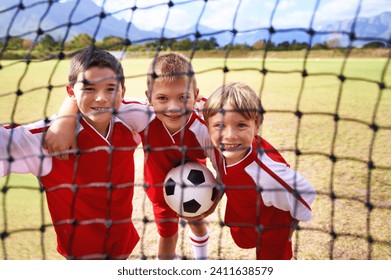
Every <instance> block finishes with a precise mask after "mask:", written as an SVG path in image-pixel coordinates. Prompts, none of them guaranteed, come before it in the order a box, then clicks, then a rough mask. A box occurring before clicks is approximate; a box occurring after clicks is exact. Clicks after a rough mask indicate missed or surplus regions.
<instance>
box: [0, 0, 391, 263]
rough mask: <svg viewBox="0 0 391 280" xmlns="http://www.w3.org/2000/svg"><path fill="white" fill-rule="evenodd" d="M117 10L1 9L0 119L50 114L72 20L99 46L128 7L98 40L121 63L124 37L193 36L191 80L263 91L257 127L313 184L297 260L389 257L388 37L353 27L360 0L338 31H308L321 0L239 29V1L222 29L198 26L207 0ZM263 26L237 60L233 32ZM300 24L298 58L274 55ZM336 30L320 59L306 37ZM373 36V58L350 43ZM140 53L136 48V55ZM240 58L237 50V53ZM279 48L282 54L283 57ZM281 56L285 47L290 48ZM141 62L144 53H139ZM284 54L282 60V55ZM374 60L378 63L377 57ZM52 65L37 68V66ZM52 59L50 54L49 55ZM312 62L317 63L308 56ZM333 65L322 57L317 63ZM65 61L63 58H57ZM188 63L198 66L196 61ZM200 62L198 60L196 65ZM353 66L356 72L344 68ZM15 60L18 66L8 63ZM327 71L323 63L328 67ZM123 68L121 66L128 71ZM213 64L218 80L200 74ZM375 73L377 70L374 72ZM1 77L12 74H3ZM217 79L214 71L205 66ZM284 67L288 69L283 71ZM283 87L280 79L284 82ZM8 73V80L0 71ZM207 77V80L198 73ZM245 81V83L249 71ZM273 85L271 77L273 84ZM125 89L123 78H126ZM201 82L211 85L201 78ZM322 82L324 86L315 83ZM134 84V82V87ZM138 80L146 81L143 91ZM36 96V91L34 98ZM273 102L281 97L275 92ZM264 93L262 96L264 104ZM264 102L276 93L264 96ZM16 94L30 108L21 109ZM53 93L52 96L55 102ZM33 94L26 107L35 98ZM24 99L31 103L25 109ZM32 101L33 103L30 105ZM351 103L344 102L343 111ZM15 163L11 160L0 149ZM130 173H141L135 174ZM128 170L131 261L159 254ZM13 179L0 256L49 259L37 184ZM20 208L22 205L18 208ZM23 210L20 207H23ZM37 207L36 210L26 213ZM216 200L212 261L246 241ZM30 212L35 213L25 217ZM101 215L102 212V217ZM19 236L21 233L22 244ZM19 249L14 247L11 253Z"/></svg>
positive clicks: (24, 4)
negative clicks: (41, 50) (186, 16)
mask: <svg viewBox="0 0 391 280" xmlns="http://www.w3.org/2000/svg"><path fill="white" fill-rule="evenodd" d="M131 2H132V1H129V5H128V6H127V7H125V8H121V9H120V10H117V11H110V12H109V11H108V10H107V9H106V6H108V4H109V3H106V1H103V2H102V5H101V10H100V12H98V13H96V14H89V15H88V16H85V17H84V18H81V16H78V17H77V19H74V18H76V17H75V15H76V14H77V12H78V11H79V10H81V9H83V4H82V1H80V0H77V1H72V3H73V8H72V10H71V12H70V13H69V14H64V15H63V17H64V18H63V19H62V21H60V22H63V23H61V24H58V25H54V26H52V27H50V28H49V29H45V28H44V27H43V26H44V25H43V22H44V21H45V18H46V17H47V15H48V14H49V13H50V12H51V10H52V9H54V8H55V7H56V6H58V5H61V4H62V3H61V1H56V0H53V1H35V2H34V1H30V2H29V1H22V0H21V1H19V2H18V1H14V3H13V4H12V5H11V4H9V5H8V6H6V7H2V8H1V9H0V18H3V19H9V20H8V21H3V20H1V21H2V25H4V26H6V32H5V34H1V36H2V37H1V38H0V41H1V42H2V44H1V50H0V77H2V78H1V81H2V84H6V83H7V82H8V79H9V78H8V77H10V76H7V75H6V73H12V74H11V75H12V79H13V80H14V81H15V86H16V89H15V90H14V89H10V88H8V87H2V89H1V91H0V98H1V100H2V101H3V102H1V103H3V104H2V107H1V108H2V112H1V119H0V122H1V123H2V124H3V125H5V124H6V123H10V125H11V126H14V125H16V123H17V122H22V123H29V122H32V121H36V120H38V119H48V118H49V117H50V115H51V113H54V112H56V111H57V109H58V106H57V105H59V102H61V101H62V100H63V99H61V98H60V99H59V100H60V101H54V100H53V99H54V98H55V97H56V94H57V95H59V94H58V93H57V91H59V90H60V89H62V88H64V86H65V83H64V82H58V81H59V80H62V81H64V80H65V77H60V79H59V78H58V77H57V75H58V72H60V70H61V69H62V67H63V65H64V61H66V60H67V58H69V57H72V56H73V55H74V54H75V53H77V52H78V51H79V50H80V49H74V50H72V51H69V50H68V49H67V47H66V42H67V41H68V40H69V39H70V36H71V35H70V34H71V31H72V30H73V29H74V28H76V27H77V26H82V25H85V24H90V25H91V26H94V28H93V29H92V31H91V33H90V34H89V35H90V36H91V42H90V43H91V44H96V43H97V41H98V36H99V32H100V28H101V26H102V25H104V24H105V23H106V22H107V21H109V20H110V19H111V18H113V17H114V16H115V15H117V14H120V13H124V12H128V13H129V15H130V16H129V18H128V21H127V23H126V24H124V25H123V27H124V30H122V32H123V37H122V38H121V41H116V42H114V43H112V44H109V45H107V46H105V47H106V48H107V49H108V50H110V49H112V48H115V49H117V50H118V49H122V50H121V51H119V52H117V56H118V57H119V59H120V60H122V62H123V64H124V65H126V64H125V63H127V61H131V63H134V64H137V63H139V62H138V61H139V60H138V58H137V57H135V56H136V54H135V53H136V52H133V51H132V49H131V48H132V47H133V46H137V45H138V44H144V43H147V42H155V43H156V49H155V51H149V56H150V57H153V56H155V55H158V54H159V53H160V52H162V51H164V49H165V47H166V43H167V42H168V41H169V40H171V41H172V40H177V41H179V40H183V39H186V38H191V39H192V40H193V41H192V43H193V45H192V47H191V48H190V50H189V51H187V55H188V57H189V58H190V59H191V61H192V63H193V65H194V66H195V74H196V76H197V79H199V81H200V87H201V90H203V89H202V86H203V85H204V86H205V88H207V90H203V91H204V92H206V94H205V95H208V92H207V91H208V90H213V89H214V88H217V87H218V86H220V85H221V84H225V83H227V82H228V81H231V80H240V79H243V80H247V79H250V80H251V79H254V77H255V78H256V79H257V81H256V83H255V84H254V89H255V90H257V92H258V93H259V96H260V97H261V99H262V100H263V105H264V109H265V123H264V125H263V126H262V136H265V137H266V139H268V140H271V142H272V143H273V144H274V146H275V147H276V148H277V149H278V150H279V151H280V152H281V153H282V154H283V155H284V156H285V157H286V158H287V159H288V162H290V163H291V166H292V168H293V169H296V170H299V171H300V173H301V174H303V175H304V176H305V177H306V178H307V179H308V180H309V181H311V182H313V185H314V186H315V188H316V190H317V199H316V201H315V202H314V205H313V212H314V218H313V219H312V220H311V222H309V223H302V224H300V226H299V228H298V230H297V231H296V233H295V235H294V257H295V258H297V259H390V258H391V250H390V246H391V245H390V244H391V235H390V233H391V228H390V224H389V223H388V222H387V220H388V219H389V218H390V213H391V202H390V198H391V188H390V177H391V154H390V151H391V146H390V141H389V139H390V137H391V123H390V119H391V118H390V113H389V109H388V108H390V107H389V106H390V105H391V87H390V84H391V74H390V57H391V56H390V43H391V38H390V36H389V35H388V37H387V38H384V37H374V36H361V35H360V34H358V33H357V32H356V28H357V24H358V22H359V17H360V13H361V12H362V9H363V7H364V4H366V3H365V1H357V3H356V5H355V7H354V9H355V12H354V16H353V18H352V21H351V24H350V25H349V27H348V28H346V29H343V28H341V29H339V30H335V29H332V30H327V31H321V30H317V28H316V26H315V24H314V21H315V19H316V17H317V16H318V14H319V12H318V10H319V7H320V6H321V5H322V4H324V3H323V2H325V1H320V0H318V1H313V2H314V3H313V4H314V8H313V12H312V16H311V19H310V21H309V25H308V26H307V27H306V28H302V27H297V28H296V27H291V28H277V27H275V21H276V17H277V16H278V11H279V7H281V6H282V5H284V2H286V1H275V2H274V5H273V8H272V9H271V12H270V14H268V15H267V19H268V23H267V24H265V25H261V26H258V27H256V28H254V27H252V28H250V29H239V28H237V27H236V26H237V24H236V23H237V21H238V20H240V17H241V16H243V14H241V13H240V11H241V9H240V8H241V5H242V4H243V3H242V2H243V1H235V3H234V4H231V5H233V6H234V7H235V12H234V13H233V17H232V22H231V26H232V28H231V29H222V30H213V31H205V30H203V29H202V27H201V26H200V25H199V23H200V21H201V19H202V18H203V15H204V14H205V13H207V12H208V7H209V6H210V5H212V4H213V3H214V2H218V1H217V0H216V1H207V0H204V1H190V0H189V1H162V2H161V3H158V4H151V5H146V4H145V3H143V4H141V1H139V2H138V1H134V3H131ZM194 2H197V3H201V4H200V5H202V8H201V9H200V13H199V16H198V19H197V23H196V24H195V28H194V30H193V31H192V32H184V33H179V34H177V35H176V36H174V37H170V36H167V34H166V33H168V32H167V31H168V30H167V25H168V24H169V22H170V20H172V17H173V16H175V13H173V12H172V11H173V9H175V8H176V7H180V6H186V5H191V4H193V3H194ZM157 7H166V8H167V12H166V15H165V17H164V22H163V24H162V26H161V28H160V32H156V34H157V35H156V36H155V37H148V38H137V37H136V36H134V35H133V33H132V31H133V30H134V29H133V26H132V22H133V19H134V18H135V17H136V16H137V14H138V13H141V12H143V13H145V12H148V11H149V10H151V11H152V10H154V9H156V8H157ZM36 8H39V9H40V10H41V11H44V12H43V13H42V14H41V16H40V17H39V18H38V19H37V21H38V24H37V26H38V28H36V29H34V30H26V31H25V32H23V33H20V34H13V33H12V30H13V26H14V25H15V24H16V23H17V21H18V15H19V14H20V13H22V12H26V11H28V10H29V9H36ZM58 30H62V32H63V34H64V35H63V36H62V38H61V39H60V40H59V47H58V49H57V50H53V51H48V52H47V53H46V55H45V56H44V57H43V58H38V59H36V58H34V51H35V50H36V48H37V46H38V42H39V40H40V39H41V38H42V37H43V36H45V35H46V34H50V33H51V32H54V31H58ZM257 32H258V33H264V34H267V37H266V39H265V40H264V41H263V42H264V47H263V48H261V49H259V50H253V51H251V52H250V53H251V56H252V58H251V59H243V60H242V63H240V62H239V63H237V60H238V59H237V58H236V56H238V55H239V56H240V55H243V53H240V52H239V53H238V52H236V51H235V43H236V40H237V39H238V37H240V36H242V35H246V34H250V33H257ZM297 32H299V33H302V34H305V36H306V38H307V40H306V41H305V42H304V43H306V45H305V48H304V49H303V50H301V51H300V52H299V53H297V52H296V53H295V55H296V58H295V59H290V58H286V59H285V60H284V59H278V58H277V59H276V58H275V56H276V52H275V49H274V48H273V44H272V42H273V38H275V37H276V36H278V35H281V34H286V33H292V34H297ZM219 35H225V36H228V37H229V40H228V43H227V45H226V47H225V48H224V50H221V51H220V52H219V53H214V57H215V58H214V60H213V59H211V61H212V62H210V63H208V64H202V65H201V64H199V60H198V59H199V57H198V55H199V53H200V51H199V50H198V48H197V46H198V45H197V44H198V43H199V42H200V41H201V40H202V39H204V38H210V37H213V36H219ZM320 35H322V36H324V35H333V36H335V35H338V36H340V38H345V39H347V44H346V45H345V46H343V47H339V48H336V49H333V50H329V54H331V55H332V56H335V57H332V59H334V60H332V59H331V60H330V57H325V58H324V57H320V58H319V57H318V56H319V53H318V52H316V51H315V50H314V49H313V48H312V47H313V46H314V41H315V39H316V38H317V36H320ZM16 37H20V38H21V37H29V38H32V43H31V45H30V47H29V48H28V50H27V51H26V53H25V54H23V58H22V59H13V60H6V59H5V58H7V55H8V54H9V53H10V48H11V44H12V41H13V40H14V39H15V38H16ZM373 41H377V42H381V43H382V44H383V45H384V46H385V47H383V48H381V49H376V50H371V54H372V55H373V56H374V53H375V52H380V55H378V57H377V58H376V59H372V60H370V59H369V60H366V59H364V58H357V56H360V55H359V54H358V52H357V49H356V48H355V43H356V42H364V43H369V42H373ZM137 55H138V53H137ZM243 56H244V55H243ZM283 56H284V54H281V53H280V57H283ZM287 56H289V55H287ZM148 61H149V60H148ZM287 61H289V64H288V62H287ZM373 61H376V65H375V66H374V64H373ZM44 63H46V64H45V65H49V66H45V68H44V70H42V69H43V68H40V65H43V64H44ZM47 63H50V64H47ZM317 63H320V64H319V65H320V66H316V65H317ZM322 63H325V64H328V63H331V64H332V66H331V67H325V64H322ZM65 64H67V63H65ZM199 65H200V67H199V68H197V66H199ZM205 65H206V66H205ZM356 67H358V68H359V69H360V71H353V70H354V69H355V68H356ZM14 68H17V69H18V71H17V72H15V71H14V70H13V69H14ZM330 69H332V70H330ZM146 70H147V69H146V67H145V68H143V70H142V71H141V72H137V71H136V72H132V73H131V74H128V73H127V72H128V71H127V69H126V66H125V78H126V83H127V84H128V85H132V84H133V83H137V81H138V80H142V81H143V82H142V83H144V80H146V74H145V73H146ZM34 71H41V73H42V74H41V76H40V78H39V80H38V81H34V82H31V83H28V84H27V85H26V83H27V82H26V81H30V80H28V77H29V76H30V75H31V72H34ZM129 73H130V71H129ZM215 73H217V74H218V75H217V77H218V78H217V79H215V80H216V81H213V83H212V82H211V81H210V80H208V76H209V75H212V74H215ZM373 73H375V74H373ZM8 75H10V74H8ZM214 77H215V76H214ZM292 77H293V78H292ZM291 78H292V81H291V82H290V83H291V90H290V91H289V92H286V89H285V88H279V84H282V83H284V80H286V81H290V80H291ZM6 79H7V80H6ZM203 81H205V82H203ZM251 82H253V81H252V80H251ZM272 84H273V85H274V86H275V87H272V86H271V85H272ZM128 87H132V86H128ZM209 87H210V88H209ZM319 87H324V88H326V89H329V91H328V92H327V91H323V92H322V91H320V90H319V89H318V88H319ZM141 88H142V87H141ZM145 88H146V86H144V90H145ZM37 95H39V96H37ZM276 100H278V102H275V101H276ZM269 101H270V102H269ZM271 101H273V102H271ZM23 102H27V104H28V106H26V105H25V106H24V107H23V105H22V104H23ZM56 102H57V103H56ZM33 103H34V105H33ZM30 106H31V108H30ZM29 108H30V109H29ZM352 108H353V109H352ZM21 110H25V111H26V110H27V111H29V110H31V112H32V113H35V114H31V115H33V116H26V117H19V112H20V111H21ZM136 154H139V155H138V156H139V158H138V157H137V155H136V169H137V168H138V169H141V168H142V163H143V160H142V148H140V149H138V150H137V151H136ZM1 160H3V161H7V160H8V161H12V159H11V158H2V159H1ZM137 174H138V175H137ZM137 174H136V182H135V198H134V200H133V205H134V214H133V222H134V223H135V225H136V227H137V230H138V232H139V234H140V236H141V240H140V242H139V244H138V245H137V247H136V249H135V250H134V251H133V253H132V255H131V256H130V258H131V259H154V258H155V255H156V246H157V245H156V240H157V233H156V228H155V224H154V220H153V215H152V211H151V205H150V203H149V201H148V198H147V197H146V196H145V194H144V192H143V191H142V189H143V188H144V182H143V178H142V175H140V174H142V171H141V170H139V171H138V173H137ZM16 182H17V183H14V182H13V175H9V176H6V177H5V178H4V179H3V181H2V194H1V203H2V206H1V220H0V221H1V222H0V224H1V225H0V232H1V233H0V238H1V248H2V253H1V257H2V258H3V259H53V258H54V259H55V258H60V256H59V255H57V254H56V253H55V248H54V247H55V245H54V243H55V237H54V233H53V225H52V224H51V222H50V218H49V215H48V212H47V209H46V207H47V206H46V201H45V191H44V188H43V187H42V186H37V185H36V184H33V185H31V184H30V182H31V180H28V179H26V180H24V179H19V180H17V181H16ZM23 196H24V197H28V199H27V200H33V199H34V202H33V204H32V206H31V207H32V208H30V209H28V215H27V216H23V215H25V214H21V216H22V217H20V215H19V216H18V215H17V214H15V213H17V212H18V211H19V210H20V209H23V206H24V205H23V204H24V203H26V202H25V201H24V200H23V198H22V197H23ZM20 211H22V210H20ZM23 213H24V212H23ZM32 216H34V218H32ZM223 216H224V203H220V205H219V207H218V208H217V210H216V212H215V213H214V214H213V215H211V216H210V217H209V218H208V219H207V223H208V227H209V230H210V232H211V238H210V245H209V246H210V249H209V258H211V259H248V258H253V257H255V253H254V255H253V257H252V256H250V257H249V254H248V252H247V251H246V250H241V249H238V248H237V247H236V246H235V245H234V244H233V243H232V241H231V237H230V235H229V230H228V228H227V226H226V225H225V224H224V222H223V221H224V218H223ZM31 220H34V221H35V222H34V223H33V222H27V223H26V222H25V221H31ZM106 222H107V221H102V223H106ZM187 230H188V224H187V223H186V222H185V221H184V220H181V221H180V230H179V241H178V247H177V248H178V252H177V253H178V254H179V256H180V257H182V258H184V259H186V258H187V259H191V258H192V253H191V249H190V248H189V244H188V243H189V242H188V237H187ZM26 241H27V242H26ZM18 251H19V252H20V251H21V252H22V253H21V254H20V253H17V252H18Z"/></svg>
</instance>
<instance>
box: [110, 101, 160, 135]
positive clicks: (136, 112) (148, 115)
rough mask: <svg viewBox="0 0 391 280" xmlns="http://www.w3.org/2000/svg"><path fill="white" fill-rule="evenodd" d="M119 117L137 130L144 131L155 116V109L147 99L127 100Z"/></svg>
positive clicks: (121, 107) (122, 105)
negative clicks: (149, 104)
mask: <svg viewBox="0 0 391 280" xmlns="http://www.w3.org/2000/svg"><path fill="white" fill-rule="evenodd" d="M117 117H118V118H119V119H121V120H122V121H123V122H124V123H126V125H128V126H129V127H130V128H132V129H135V130H136V131H137V132H140V131H143V130H144V129H145V128H146V127H147V126H148V124H149V122H150V121H151V120H152V119H153V118H154V113H153V109H152V107H151V106H148V104H147V103H146V102H145V101H135V100H125V101H123V102H122V103H121V106H120V108H119V110H118V115H117Z"/></svg>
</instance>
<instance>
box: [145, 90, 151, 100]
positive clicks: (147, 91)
mask: <svg viewBox="0 0 391 280" xmlns="http://www.w3.org/2000/svg"><path fill="white" fill-rule="evenodd" d="M145 96H146V97H147V99H148V102H149V103H151V98H150V95H149V90H146V91H145Z"/></svg>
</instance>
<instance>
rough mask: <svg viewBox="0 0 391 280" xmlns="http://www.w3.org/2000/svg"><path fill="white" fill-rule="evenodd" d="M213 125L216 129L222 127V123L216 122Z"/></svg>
mask: <svg viewBox="0 0 391 280" xmlns="http://www.w3.org/2000/svg"><path fill="white" fill-rule="evenodd" d="M214 127H215V128H217V129H220V130H222V129H223V128H224V124H222V123H217V124H215V125H214Z"/></svg>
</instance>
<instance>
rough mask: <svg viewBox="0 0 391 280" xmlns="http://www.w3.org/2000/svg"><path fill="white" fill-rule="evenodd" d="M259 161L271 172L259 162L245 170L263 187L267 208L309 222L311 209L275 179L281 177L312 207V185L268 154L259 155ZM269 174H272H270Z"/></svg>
mask: <svg viewBox="0 0 391 280" xmlns="http://www.w3.org/2000/svg"><path fill="white" fill-rule="evenodd" d="M258 159H259V161H261V162H262V164H264V165H266V167H268V169H270V171H266V170H265V169H264V168H261V167H260V166H259V164H258V163H257V162H255V161H254V162H252V163H251V164H250V165H248V166H247V167H246V168H245V171H246V173H247V174H248V175H249V176H251V178H253V180H255V181H256V182H254V183H256V185H257V186H258V187H261V188H262V189H263V191H262V192H261V195H262V199H263V202H264V203H265V205H266V206H274V207H276V208H278V209H281V210H284V211H289V212H290V213H291V215H292V217H293V218H295V219H297V220H300V221H304V222H306V221H309V220H310V219H311V217H312V212H311V209H309V208H308V207H307V206H306V205H304V204H303V203H302V202H300V201H299V200H298V199H296V197H295V196H294V195H293V194H292V193H291V192H289V191H288V190H287V189H286V188H285V187H284V186H283V185H281V183H279V182H278V181H277V180H276V179H275V178H276V176H277V177H279V178H280V179H281V180H282V181H283V182H285V183H286V184H288V185H289V186H290V187H291V188H292V189H293V190H296V192H297V193H298V194H299V195H300V196H301V198H302V199H303V200H304V202H306V203H307V205H311V204H312V201H313V200H314V199H315V191H314V188H313V187H312V185H311V184H310V183H309V182H307V180H306V179H305V178H304V177H302V176H301V175H300V174H299V173H297V172H296V171H294V170H292V169H290V168H289V167H288V166H287V165H286V164H284V163H280V162H276V161H273V160H272V159H271V158H270V157H269V156H268V155H267V154H266V153H263V154H262V155H258ZM268 172H271V174H269V173H268ZM273 173H274V174H273Z"/></svg>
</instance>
